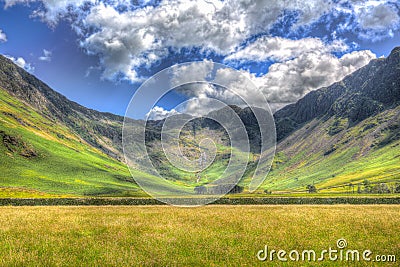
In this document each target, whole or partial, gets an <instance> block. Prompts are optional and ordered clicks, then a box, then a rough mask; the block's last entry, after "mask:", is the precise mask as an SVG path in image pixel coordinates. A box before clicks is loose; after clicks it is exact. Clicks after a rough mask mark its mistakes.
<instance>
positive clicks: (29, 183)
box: [0, 89, 143, 197]
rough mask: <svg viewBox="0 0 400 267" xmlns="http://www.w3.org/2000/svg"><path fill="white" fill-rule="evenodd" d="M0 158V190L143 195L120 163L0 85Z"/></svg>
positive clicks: (31, 193) (9, 192) (8, 192)
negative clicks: (0, 87)
mask: <svg viewBox="0 0 400 267" xmlns="http://www.w3.org/2000/svg"><path fill="white" fill-rule="evenodd" d="M0 162H1V164H0V173H1V175H0V185H1V188H2V190H0V196H7V195H11V196H19V195H22V196H25V197H27V196H44V197H45V196H48V195H143V193H142V192H141V191H140V190H139V188H138V186H137V185H136V184H135V183H134V181H133V179H132V177H131V175H130V173H129V171H128V169H127V168H126V166H125V165H124V164H122V163H121V162H119V161H117V160H115V159H112V158H111V157H109V156H107V155H106V154H104V153H103V152H101V151H100V150H99V149H97V148H94V147H92V146H90V145H88V144H87V143H86V142H85V141H84V140H83V139H82V138H81V137H80V136H78V135H76V134H74V133H73V132H71V131H70V129H69V128H68V127H67V126H65V125H63V124H62V123H59V122H55V121H52V120H49V119H48V118H46V117H44V116H43V115H41V114H39V113H38V112H36V111H35V110H34V109H33V108H32V107H30V106H28V105H26V104H25V103H23V102H21V101H20V100H18V99H17V98H15V97H13V96H11V95H10V94H9V93H7V92H6V91H5V90H2V89H0ZM27 189H29V190H28V191H27Z"/></svg>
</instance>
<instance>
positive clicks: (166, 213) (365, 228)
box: [0, 205, 400, 266]
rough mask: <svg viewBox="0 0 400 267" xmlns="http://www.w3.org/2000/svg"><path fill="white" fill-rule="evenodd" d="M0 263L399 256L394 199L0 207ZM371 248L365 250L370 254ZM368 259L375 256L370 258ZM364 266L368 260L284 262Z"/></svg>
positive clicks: (241, 262)
mask: <svg viewBox="0 0 400 267" xmlns="http://www.w3.org/2000/svg"><path fill="white" fill-rule="evenodd" d="M0 213H1V217H0V265H1V266H270V265H274V266H285V263H283V262H280V261H278V259H277V258H276V256H275V258H274V261H272V262H271V261H269V260H267V261H265V262H261V261H259V260H258V259H257V257H256V254H257V252H258V251H259V250H261V249H263V248H264V246H265V245H268V246H269V248H270V249H276V250H279V249H283V250H286V251H287V252H289V251H291V250H292V249H296V250H299V251H302V250H305V249H314V250H316V251H321V250H323V249H328V248H329V247H332V248H336V241H337V240H338V239H340V238H345V239H346V241H347V244H348V246H347V248H349V249H357V250H360V251H363V250H366V249H369V250H371V251H372V252H373V253H374V254H373V256H374V255H377V254H380V255H396V257H397V258H396V260H397V262H395V263H380V264H379V266H398V264H399V260H400V238H399V230H400V216H399V215H400V206H399V205H390V206H389V205H387V206H385V205H368V206H367V205H365V206H361V205H360V206H355V205H335V206H304V205H303V206H206V207H199V208H177V207H170V206H129V207H128V206H104V207H64V206H63V207H0ZM373 256H372V257H373ZM375 263H376V262H375ZM286 264H287V265H288V266H299V265H301V266H316V265H318V266H342V265H356V266H364V265H365V266H371V265H373V264H374V262H363V261H360V262H351V263H349V262H337V261H336V262H332V261H328V259H327V258H326V259H325V260H324V261H322V262H307V261H305V262H297V263H296V262H292V261H290V260H289V262H287V263H286Z"/></svg>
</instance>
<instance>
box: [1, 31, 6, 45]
mask: <svg viewBox="0 0 400 267" xmlns="http://www.w3.org/2000/svg"><path fill="white" fill-rule="evenodd" d="M4 42H7V35H6V34H5V33H4V32H3V30H2V29H0V43H4Z"/></svg>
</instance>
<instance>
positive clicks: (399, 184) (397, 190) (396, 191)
mask: <svg viewBox="0 0 400 267" xmlns="http://www.w3.org/2000/svg"><path fill="white" fill-rule="evenodd" d="M394 192H395V193H400V183H396V187H395V189H394Z"/></svg>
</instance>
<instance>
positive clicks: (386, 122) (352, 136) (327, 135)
mask: <svg viewBox="0 0 400 267" xmlns="http://www.w3.org/2000/svg"><path fill="white" fill-rule="evenodd" d="M399 104H400V47H397V48H395V49H394V50H393V51H392V53H391V54H390V56H389V57H387V58H382V59H376V60H373V61H371V62H370V63H369V64H368V65H367V66H365V67H363V68H361V69H359V70H357V71H355V72H354V73H352V74H351V75H349V76H347V77H346V78H344V79H343V80H342V81H340V82H338V83H335V84H333V85H331V86H329V87H326V88H321V89H319V90H316V91H313V92H311V93H309V94H308V95H306V96H305V97H304V98H302V99H300V100H299V101H298V102H297V103H295V104H292V105H289V106H286V107H285V108H283V109H281V110H279V111H277V112H276V113H275V114H274V117H275V121H276V128H277V138H278V146H277V155H276V158H275V163H274V166H273V171H272V172H271V173H270V175H269V176H268V178H267V181H266V183H265V184H264V186H265V188H270V189H294V188H296V189H304V188H305V187H306V185H307V184H315V185H317V187H319V188H330V187H332V188H336V189H337V188H340V186H344V185H346V184H349V183H353V184H354V183H361V182H362V181H363V180H365V179H368V180H370V181H374V182H385V181H386V182H394V181H399V178H400V164H399V163H400V158H399V156H400V146H399V139H400V128H399V118H400V107H399ZM336 189H334V190H336Z"/></svg>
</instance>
